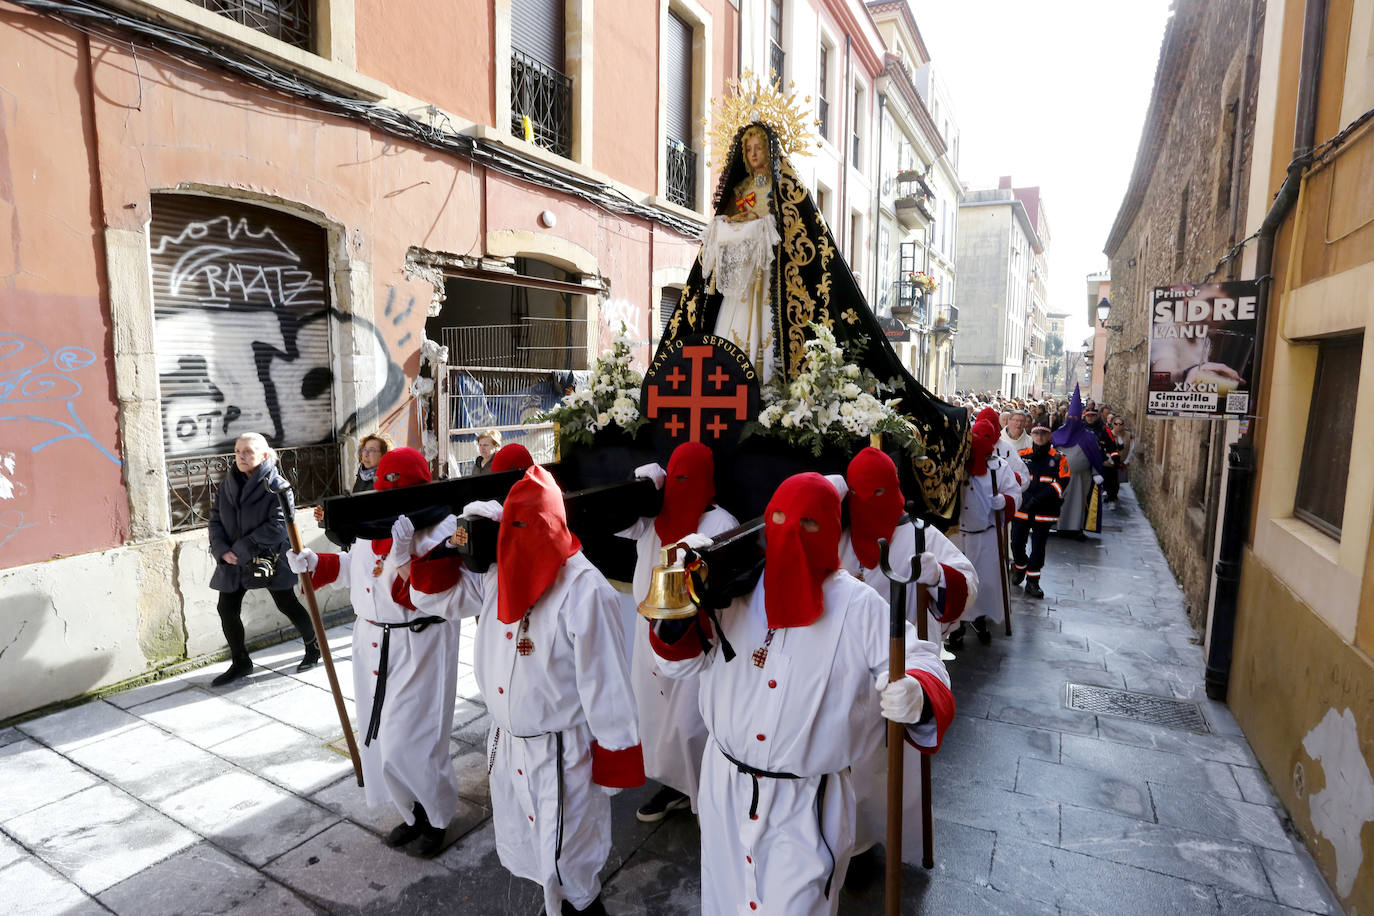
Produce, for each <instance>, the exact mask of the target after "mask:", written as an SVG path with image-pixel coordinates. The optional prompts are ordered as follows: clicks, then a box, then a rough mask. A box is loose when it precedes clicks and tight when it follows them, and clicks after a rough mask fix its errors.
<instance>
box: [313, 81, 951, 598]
mask: <svg viewBox="0 0 1374 916" xmlns="http://www.w3.org/2000/svg"><path fill="white" fill-rule="evenodd" d="M812 123H813V122H812V121H811V119H810V116H809V115H808V114H805V113H804V111H803V106H802V105H801V104H800V103H799V101H798V100H797V98H796V96H795V95H794V94H784V93H783V92H781V91H780V90H779V89H778V88H777V87H776V86H775V85H774V84H773V83H772V82H771V81H765V80H760V79H759V78H758V77H757V76H754V75H752V74H749V73H746V74H745V75H744V76H743V77H742V78H741V79H740V80H738V81H735V80H732V81H731V93H730V94H728V95H727V96H726V98H725V99H724V100H723V102H721V103H719V104H718V105H717V108H716V117H715V122H714V124H715V126H714V130H713V134H712V149H713V150H715V151H717V152H720V151H723V152H724V160H723V163H722V169H721V173H720V179H719V184H718V185H717V190H716V195H715V207H714V210H715V215H714V217H713V219H712V220H711V222H710V224H709V225H708V227H707V228H706V231H705V232H704V233H703V237H702V244H701V251H700V253H699V255H698V257H697V259H696V262H695V264H694V265H693V267H692V270H691V273H690V275H689V278H688V281H687V283H686V285H685V287H684V288H683V291H682V295H681V298H680V300H679V302H678V304H677V307H676V309H675V310H674V311H673V313H672V315H671V317H670V318H669V320H668V323H667V327H666V330H665V331H664V334H663V338H662V340H661V342H660V343H659V345H658V348H657V350H656V351H655V353H654V355H653V358H652V360H651V361H650V363H649V365H648V368H647V371H645V372H644V373H643V374H641V373H640V372H639V371H638V370H636V369H635V368H633V366H632V358H633V354H632V341H631V339H630V338H629V336H628V335H627V334H626V333H625V332H624V331H623V330H622V333H621V335H620V336H619V337H618V338H617V339H616V340H615V342H614V345H613V346H612V348H611V349H610V350H608V351H607V352H606V353H604V354H603V355H602V356H601V358H600V359H599V360H598V361H597V364H596V366H595V367H594V368H593V370H592V372H591V378H590V382H589V384H587V385H586V386H585V387H581V388H579V389H577V390H574V391H572V392H571V393H570V394H568V395H567V396H566V397H565V398H564V399H563V400H562V402H561V403H560V404H558V405H557V406H556V407H554V408H553V409H551V410H549V411H547V412H546V413H544V414H541V415H540V416H538V417H537V418H535V419H537V420H539V421H541V422H549V421H552V422H554V423H555V424H557V430H558V432H557V437H556V438H557V450H558V454H557V459H556V460H555V462H553V463H552V464H551V465H548V466H547V467H548V468H549V470H550V472H551V473H552V474H553V476H554V478H555V479H556V480H557V481H558V483H559V485H560V486H561V487H562V489H563V491H564V493H565V500H566V504H567V509H568V521H569V526H570V527H571V528H572V530H573V531H574V533H576V534H577V535H578V537H579V538H580V539H581V541H582V544H583V549H584V551H585V552H586V554H587V556H588V557H589V558H590V559H591V560H592V561H593V562H594V563H595V564H596V565H597V566H598V567H599V568H601V570H602V572H603V573H605V574H606V575H607V577H608V578H613V579H620V580H626V579H628V578H629V577H630V571H631V570H632V569H633V565H634V550H633V544H632V542H630V541H627V540H626V539H624V538H616V537H614V532H616V531H618V530H621V529H623V528H625V527H627V526H628V525H630V524H633V523H634V522H635V521H636V520H637V519H638V518H640V517H644V516H652V515H655V514H656V513H657V511H658V510H657V506H656V502H655V501H656V500H657V499H659V498H660V497H659V495H658V493H657V490H656V489H655V487H654V486H653V485H652V484H651V483H650V482H649V481H646V480H637V479H636V478H635V477H634V469H635V468H637V467H640V466H643V465H646V464H650V463H655V462H656V463H658V464H660V465H664V466H666V465H667V464H668V457H669V455H670V454H671V453H672V451H673V449H675V448H676V447H677V446H679V445H681V444H682V443H684V442H701V443H704V444H706V445H707V446H709V447H710V448H711V450H712V452H713V453H714V456H715V471H716V474H715V477H716V495H715V499H716V502H717V504H719V505H721V506H723V507H724V508H726V509H728V510H729V511H730V512H731V513H732V514H733V515H734V516H735V517H736V518H738V519H749V520H755V519H758V517H759V516H760V515H761V514H762V512H763V509H764V507H765V506H766V504H767V502H768V500H769V498H770V497H771V496H772V494H773V492H774V490H776V488H777V486H778V484H779V483H781V482H782V481H783V480H785V479H786V478H787V477H789V476H791V475H793V474H796V473H799V472H802V471H818V472H820V473H823V474H843V473H844V471H845V468H846V466H847V464H848V462H849V460H850V458H852V457H853V455H854V454H855V453H856V452H857V451H859V450H860V449H862V448H864V447H865V446H868V445H870V444H873V445H878V446H879V447H880V448H882V449H883V450H884V451H885V452H887V453H888V454H889V455H890V456H891V457H892V458H893V461H894V463H895V464H896V465H897V467H898V469H899V473H900V476H901V484H902V492H903V494H904V495H905V496H906V498H907V500H908V512H909V513H910V514H912V515H913V516H918V517H921V518H924V519H926V520H928V521H930V522H932V523H934V524H936V525H938V526H939V527H941V528H945V527H948V526H949V525H950V524H951V523H952V521H953V519H954V518H955V515H956V513H957V511H958V509H957V503H958V494H959V489H960V484H961V475H962V474H963V468H964V464H965V460H966V457H967V454H968V434H969V421H968V417H967V414H966V412H965V411H964V410H963V409H961V408H957V407H954V406H951V405H949V404H946V403H945V402H943V401H941V400H940V399H939V398H937V397H935V396H934V395H933V394H931V393H930V392H929V391H927V390H926V389H925V388H924V387H923V386H921V385H920V384H919V383H918V382H917V381H916V380H915V379H914V378H913V377H912V376H911V375H910V373H908V372H907V370H906V369H905V368H904V367H903V366H902V364H901V362H900V360H899V359H898V357H897V354H896V352H895V351H894V350H893V349H892V345H891V344H890V343H889V342H888V340H887V338H886V336H885V335H884V333H883V331H882V329H881V327H880V326H879V323H878V319H877V317H876V316H875V315H874V313H873V310H872V309H871V308H870V307H869V305H868V303H867V302H866V301H865V299H864V296H863V294H862V293H861V292H860V289H859V286H858V283H857V282H856V280H855V278H854V275H853V274H852V273H851V271H850V268H849V265H848V264H847V263H846V262H845V259H844V258H843V257H841V256H840V253H839V250H838V248H837V247H836V244H835V239H834V237H833V236H832V235H831V232H830V228H829V227H828V226H827V225H826V223H825V220H824V218H823V217H822V215H821V213H820V211H819V209H818V208H817V206H816V201H815V200H814V198H813V197H812V196H811V194H810V192H809V191H808V190H807V188H806V186H805V185H804V184H803V183H802V181H801V180H800V178H799V177H798V175H797V173H796V171H795V170H794V168H793V165H792V162H791V161H790V158H789V157H791V156H794V155H797V154H799V153H802V152H805V151H806V150H808V149H810V148H811V147H813V146H814V145H815V143H816V141H815V135H814V132H813V130H812ZM522 473H523V472H521V471H508V472H504V473H495V474H489V475H483V476H480V477H466V478H458V479H453V480H444V481H438V482H435V483H431V484H427V485H424V486H417V487H410V488H406V489H403V490H390V491H386V492H384V493H367V494H361V495H358V496H348V497H339V498H336V499H331V500H327V501H326V505H325V520H326V526H327V527H328V528H330V529H331V530H333V531H335V532H338V533H341V534H343V535H346V536H359V537H387V536H388V535H389V532H390V529H391V524H392V522H393V521H394V520H395V518H396V516H397V515H399V514H403V513H404V514H408V515H410V516H411V517H412V519H413V520H414V522H415V525H416V527H417V528H418V527H421V526H422V525H424V524H426V523H431V524H432V523H433V522H434V521H437V520H438V518H440V517H442V516H443V515H446V514H448V513H450V512H455V513H457V512H461V509H462V507H463V506H464V505H466V504H468V503H469V502H472V501H474V500H483V499H501V498H503V497H504V495H505V493H506V492H507V491H508V490H509V489H510V487H511V486H512V485H513V484H514V483H515V482H516V481H517V480H518V479H519V478H520V477H521V476H522ZM463 523H464V524H465V525H466V526H467V529H466V530H467V535H466V537H467V544H466V545H465V547H464V548H463V550H464V552H465V553H466V554H467V555H468V562H469V565H471V566H473V567H474V568H478V569H480V568H483V567H484V566H485V565H486V564H487V563H488V562H490V560H491V559H492V558H494V556H495V532H496V525H495V524H494V523H487V522H486V520H484V519H474V520H466V519H465V520H464V522H463ZM760 531H761V524H759V523H751V522H746V523H745V524H744V525H742V526H741V528H740V529H739V533H738V536H735V537H726V538H718V539H717V550H716V554H717V557H716V559H717V563H716V565H715V566H713V567H712V568H713V569H715V570H716V572H715V573H713V575H712V577H711V578H712V579H713V580H714V582H713V583H712V584H713V586H715V587H716V588H715V589H713V590H717V591H718V593H719V597H721V598H724V597H726V596H727V595H728V594H731V593H733V594H739V593H740V590H741V589H743V588H747V586H748V585H749V584H752V581H748V582H741V581H731V582H729V584H727V580H738V579H741V578H743V579H746V580H747V579H748V578H749V573H750V567H752V566H753V565H754V564H753V563H751V562H750V558H751V557H761V553H759V551H758V548H757V540H758V534H759V532H760ZM753 575H754V576H755V577H756V575H757V571H756V570H754V573H753Z"/></svg>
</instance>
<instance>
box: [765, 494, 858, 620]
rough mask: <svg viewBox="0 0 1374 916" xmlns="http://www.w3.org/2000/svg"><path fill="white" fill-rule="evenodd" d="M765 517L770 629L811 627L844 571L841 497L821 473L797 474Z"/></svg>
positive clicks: (776, 495)
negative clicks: (830, 580) (826, 587)
mask: <svg viewBox="0 0 1374 916" xmlns="http://www.w3.org/2000/svg"><path fill="white" fill-rule="evenodd" d="M763 518H764V535H763V536H764V542H765V550H764V566H763V589H764V595H763V598H764V609H765V610H766V611H767V616H768V626H769V627H771V628H777V627H804V626H809V625H810V624H812V623H815V622H816V620H817V619H818V618H819V617H820V616H821V612H822V611H823V610H824V609H825V602H824V599H823V597H822V592H821V587H822V585H823V584H824V583H825V580H826V578H827V577H828V576H829V575H830V574H831V573H833V572H834V571H835V570H837V569H839V568H840V494H838V493H836V492H835V488H834V487H833V486H831V484H830V481H828V480H826V479H825V478H824V477H822V476H821V475H820V474H817V473H814V472H808V473H805V474H797V475H796V476H794V477H789V478H787V479H786V480H784V481H783V482H782V485H781V486H779V487H778V489H777V492H775V493H774V494H773V498H772V499H771V500H769V501H768V508H767V509H766V510H765V511H764V515H763ZM803 521H805V522H806V524H803ZM811 522H814V523H815V527H816V530H814V531H808V530H807V528H808V527H810V523H811Z"/></svg>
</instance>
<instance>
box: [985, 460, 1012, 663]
mask: <svg viewBox="0 0 1374 916" xmlns="http://www.w3.org/2000/svg"><path fill="white" fill-rule="evenodd" d="M989 473H990V475H991V477H992V498H993V500H994V502H999V503H1001V504H1002V505H1000V506H998V507H996V508H995V509H993V510H992V517H993V519H995V520H996V524H997V572H998V576H997V578H999V579H1001V580H1002V625H1003V627H1004V628H1005V629H1006V632H1007V635H1008V636H1010V635H1011V586H1010V585H1008V584H1007V520H1006V517H1005V516H1006V508H1007V507H1006V502H1007V501H1006V500H1005V499H1002V497H1001V494H999V493H998V492H997V474H996V472H994V471H990V472H989Z"/></svg>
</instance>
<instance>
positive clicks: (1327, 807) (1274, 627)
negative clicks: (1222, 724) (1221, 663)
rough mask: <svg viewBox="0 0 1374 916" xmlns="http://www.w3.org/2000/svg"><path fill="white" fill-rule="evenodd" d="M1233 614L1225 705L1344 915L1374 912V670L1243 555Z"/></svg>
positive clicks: (1252, 559)
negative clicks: (1236, 607)
mask: <svg viewBox="0 0 1374 916" xmlns="http://www.w3.org/2000/svg"><path fill="white" fill-rule="evenodd" d="M1239 606H1240V609H1241V612H1240V614H1239V615H1238V616H1237V619H1236V641H1235V646H1234V650H1233V651H1234V658H1235V661H1234V663H1233V667H1232V669H1231V684H1230V692H1229V694H1228V705H1230V707H1231V710H1232V712H1234V713H1235V716H1236V720H1237V721H1238V722H1240V724H1241V727H1242V728H1243V729H1244V730H1245V737H1246V738H1247V739H1248V740H1249V742H1250V746H1251V748H1253V749H1254V752H1255V756H1256V757H1258V758H1259V761H1260V763H1261V764H1262V765H1263V766H1264V770H1265V772H1266V774H1267V775H1268V776H1269V781H1270V782H1271V783H1272V784H1273V786H1274V791H1275V792H1276V793H1277V794H1278V796H1279V798H1280V800H1282V802H1283V804H1284V807H1285V808H1287V809H1288V813H1289V814H1290V815H1291V816H1292V818H1293V823H1294V825H1295V826H1296V827H1297V829H1298V831H1299V832H1300V833H1301V834H1302V837H1303V840H1304V841H1305V842H1306V843H1307V846H1308V848H1309V849H1311V850H1312V855H1313V857H1314V858H1315V859H1316V860H1317V864H1318V865H1319V866H1320V867H1321V870H1322V873H1323V875H1324V876H1325V877H1326V879H1327V881H1328V882H1329V883H1330V885H1331V887H1332V889H1333V890H1334V891H1335V892H1336V894H1337V896H1338V897H1340V900H1341V903H1342V904H1343V905H1344V906H1345V908H1346V912H1349V913H1371V912H1374V782H1371V781H1370V779H1371V776H1370V774H1371V772H1374V662H1371V660H1370V658H1369V656H1367V655H1365V654H1364V653H1363V652H1361V651H1360V650H1359V649H1357V648H1355V647H1353V646H1351V645H1350V644H1348V643H1346V642H1345V641H1344V640H1342V639H1341V638H1340V636H1339V635H1337V634H1336V633H1335V632H1334V631H1332V629H1331V628H1330V626H1328V625H1327V623H1326V622H1325V621H1323V620H1322V619H1321V618H1320V617H1319V616H1317V615H1316V614H1315V613H1313V611H1312V609H1311V608H1309V607H1307V606H1306V605H1305V604H1303V603H1302V602H1301V601H1300V600H1299V599H1298V597H1297V596H1296V595H1294V594H1293V592H1291V591H1290V590H1289V589H1288V588H1287V587H1285V586H1284V584H1283V583H1282V582H1281V581H1280V580H1279V579H1278V578H1277V577H1276V576H1275V575H1274V573H1273V571H1272V570H1270V569H1269V568H1268V567H1267V566H1265V565H1264V563H1262V562H1261V561H1260V560H1259V559H1257V558H1256V557H1255V555H1254V554H1253V553H1251V552H1250V551H1248V550H1247V551H1246V553H1245V558H1244V565H1243V567H1242V573H1241V588H1240V599H1239ZM1278 698H1282V700H1281V701H1280V700H1279V699H1278Z"/></svg>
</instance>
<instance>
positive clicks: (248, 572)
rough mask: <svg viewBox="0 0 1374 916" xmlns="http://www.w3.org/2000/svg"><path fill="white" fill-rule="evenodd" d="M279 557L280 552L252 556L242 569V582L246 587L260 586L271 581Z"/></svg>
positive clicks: (275, 572) (275, 571)
mask: <svg viewBox="0 0 1374 916" xmlns="http://www.w3.org/2000/svg"><path fill="white" fill-rule="evenodd" d="M280 559H281V554H279V553H274V554H271V555H270V556H264V557H254V558H253V559H252V560H250V561H249V563H248V566H247V568H246V569H245V570H244V579H245V582H244V584H245V585H246V586H247V587H248V588H262V587H263V586H265V585H268V584H269V583H271V581H272V577H273V576H275V575H276V574H277V562H278V561H279V560H280Z"/></svg>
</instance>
